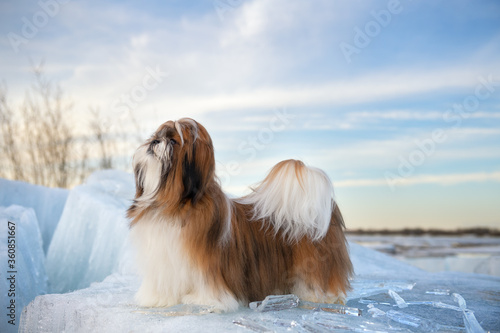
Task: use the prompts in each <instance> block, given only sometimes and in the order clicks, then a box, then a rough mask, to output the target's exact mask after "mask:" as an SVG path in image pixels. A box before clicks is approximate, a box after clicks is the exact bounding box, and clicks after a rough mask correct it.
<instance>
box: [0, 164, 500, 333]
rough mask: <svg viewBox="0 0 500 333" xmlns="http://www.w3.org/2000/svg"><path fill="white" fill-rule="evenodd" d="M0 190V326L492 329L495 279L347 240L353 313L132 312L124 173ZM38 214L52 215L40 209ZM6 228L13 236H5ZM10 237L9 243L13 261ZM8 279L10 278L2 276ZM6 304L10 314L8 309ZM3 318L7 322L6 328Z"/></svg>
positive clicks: (499, 285)
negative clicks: (69, 185)
mask: <svg viewBox="0 0 500 333" xmlns="http://www.w3.org/2000/svg"><path fill="white" fill-rule="evenodd" d="M0 186H1V187H0V199H1V200H0V207H1V206H4V207H3V208H0V220H1V223H2V224H1V226H2V227H1V229H0V242H1V243H0V251H1V252H0V274H1V276H2V279H1V281H2V282H1V283H0V286H1V287H2V309H4V310H3V311H4V312H5V313H4V314H3V315H2V316H1V317H0V318H3V319H2V320H1V321H0V332H15V331H17V330H18V329H19V331H21V332H61V331H66V332H122V331H127V332H136V331H137V332H159V331H176V332H201V331H203V332H212V331H217V332H224V331H228V332H229V331H231V332H233V331H239V332H251V330H249V329H248V328H249V327H253V330H254V331H260V332H265V331H277V332H281V331H283V332H284V331H297V332H327V331H332V330H335V331H336V332H339V331H340V332H341V331H346V332H375V331H376V332H396V331H397V332H430V331H445V332H461V331H466V330H467V331H469V332H481V331H483V329H485V330H488V331H491V332H498V331H500V316H499V315H500V278H498V277H495V276H489V275H481V274H467V273H460V272H440V273H429V272H427V271H424V270H421V269H419V268H416V267H414V266H411V265H409V264H407V263H405V262H402V261H399V260H397V259H395V258H393V257H390V256H388V255H386V254H383V253H380V252H377V251H374V250H372V249H369V248H366V247H363V246H360V245H358V244H356V243H355V242H353V241H352V242H351V243H350V252H351V257H352V260H353V263H354V266H355V272H356V278H355V279H354V281H353V287H354V290H353V291H352V292H351V293H350V294H349V296H348V303H347V306H348V307H352V308H358V309H360V310H361V311H362V315H361V316H359V317H358V316H350V315H346V314H338V313H330V312H328V311H314V310H312V309H304V308H292V309H285V310H281V311H271V312H256V311H254V310H251V309H249V308H241V309H240V310H239V311H237V312H234V313H227V314H218V313H211V312H210V311H209V309H205V308H199V307H192V306H191V307H187V306H177V307H174V308H167V309H147V308H140V307H137V306H136V305H135V302H134V299H133V295H134V293H135V291H136V290H137V288H138V286H139V283H140V281H139V279H138V277H137V276H136V275H135V273H136V270H135V267H134V264H133V257H134V256H133V251H132V250H131V247H130V245H129V243H128V224H127V221H126V219H125V217H124V214H125V210H126V208H127V206H128V205H129V202H130V201H129V200H130V199H131V198H132V196H133V193H134V188H133V187H134V186H133V180H132V177H131V175H128V174H125V173H121V172H116V171H106V172H98V173H95V174H94V175H92V176H91V177H90V178H89V179H88V180H87V182H86V183H85V184H83V185H81V186H78V187H76V188H75V189H73V190H72V191H70V192H69V195H68V193H65V195H63V194H64V193H63V192H59V191H57V190H54V189H45V188H39V187H36V188H35V187H32V185H28V184H23V183H18V182H8V181H1V182H0ZM9 191H15V192H16V193H19V195H18V200H17V201H16V202H15V203H16V204H17V205H20V206H24V207H25V208H23V207H20V206H10V205H11V204H12V203H13V202H12V200H9V198H11V197H12V196H10V195H9ZM23 192H26V193H25V194H23ZM23 198H26V201H25V202H23V200H22V199H23ZM28 198H29V200H28ZM41 202H44V203H45V204H51V205H56V206H57V205H59V206H58V207H60V206H63V207H64V211H61V210H57V209H54V210H47V209H48V208H46V207H45V206H44V205H43V204H40V203H41ZM7 206H10V207H7ZM44 207H45V208H44ZM32 208H33V209H34V210H33V209H32ZM44 209H46V210H44ZM44 211H45V212H47V211H50V212H52V213H44V214H43V215H39V212H44ZM42 216H43V218H42ZM42 219H43V226H44V227H42V222H41V221H40V220H42ZM9 222H11V223H9ZM12 225H15V236H11V235H9V226H12ZM49 225H50V226H57V227H56V228H52V229H51V228H47V227H46V226H49ZM42 230H49V231H50V230H52V234H50V232H49V231H46V232H45V234H44V232H43V231H42ZM9 237H15V241H16V248H15V251H14V252H15V253H14V255H15V259H14V260H15V264H14V266H13V267H10V266H9V264H10V263H9V261H8V260H12V259H10V258H9V255H11V254H12V253H9V248H8V240H9V239H12V238H9ZM47 240H48V241H49V242H50V244H46V242H47ZM44 249H46V251H47V255H46V256H45V255H44ZM11 252H12V251H11ZM8 272H15V273H8ZM10 275H14V278H15V283H14V284H12V283H11V281H10V280H8V279H7V277H9V276H10ZM4 277H5V278H4ZM9 290H14V291H15V293H16V294H15V296H9V294H10V292H9ZM37 295H40V296H37ZM35 296H37V297H36V298H35ZM12 302H14V304H15V309H14V311H12V309H8V306H9V305H10V304H12ZM30 302H31V303H30ZM28 303H29V305H28V306H26V307H25V308H24V310H22V308H23V307H24V306H25V305H27V304H28ZM9 314H10V315H11V316H12V315H13V317H14V321H13V323H14V324H15V325H11V324H9V322H8V321H9V320H11V317H9V316H7V315H9ZM476 319H477V320H476ZM245 327H246V328H245ZM481 327H482V328H481Z"/></svg>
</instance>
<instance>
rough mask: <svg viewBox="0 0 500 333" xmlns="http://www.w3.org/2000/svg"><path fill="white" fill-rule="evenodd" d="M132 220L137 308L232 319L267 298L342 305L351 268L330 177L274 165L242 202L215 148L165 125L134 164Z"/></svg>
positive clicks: (198, 130) (202, 137)
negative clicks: (180, 309)
mask: <svg viewBox="0 0 500 333" xmlns="http://www.w3.org/2000/svg"><path fill="white" fill-rule="evenodd" d="M133 163H134V173H135V178H136V196H135V200H134V203H133V204H132V206H131V207H130V208H129V210H128V216H129V218H130V219H131V228H132V230H131V234H132V238H133V240H134V243H135V246H136V247H137V249H138V263H139V267H140V270H141V274H142V276H143V282H142V285H141V288H140V289H139V291H138V293H137V295H136V299H137V301H138V303H139V304H140V305H141V306H170V305H175V304H178V303H190V304H202V305H210V306H214V307H215V308H216V309H218V310H221V311H232V310H235V309H236V308H237V307H238V306H239V305H241V304H246V303H248V302H249V301H255V300H261V299H263V298H265V297H266V296H267V295H269V294H280V293H291V292H293V293H295V294H297V295H298V296H299V297H301V298H302V299H305V300H310V301H316V302H340V303H342V302H344V300H345V295H346V292H347V291H348V290H349V289H350V284H349V278H350V277H351V275H352V264H351V261H350V259H349V255H348V251H347V246H346V240H345V236H344V233H343V229H344V222H343V219H342V215H341V213H340V210H339V208H338V206H337V205H336V204H335V201H334V198H333V188H332V185H331V181H330V180H329V179H328V176H327V175H326V174H325V173H324V172H323V171H321V170H319V169H316V168H311V167H307V166H305V165H304V164H303V163H302V162H300V161H295V160H287V161H282V162H280V163H278V164H277V165H276V166H275V167H274V168H273V169H272V170H271V172H270V173H269V175H268V176H267V177H266V178H265V179H264V180H263V181H262V183H260V184H259V185H258V186H256V187H255V188H254V189H253V192H252V193H251V194H249V195H248V196H246V197H243V198H239V199H236V200H232V199H229V198H228V197H227V196H226V195H225V194H224V193H223V192H222V190H221V188H220V186H219V184H218V182H217V178H216V176H215V159H214V151H213V145H212V141H211V139H210V136H209V135H208V133H207V131H206V129H205V128H204V127H203V126H202V125H201V124H199V123H197V122H196V121H194V120H192V119H181V120H179V121H177V122H172V121H170V122H167V123H165V124H163V125H162V126H160V128H159V129H158V130H157V131H156V132H155V134H154V135H153V136H152V137H151V138H150V139H149V140H148V141H147V142H146V143H144V144H143V145H142V146H141V147H139V149H138V150H137V152H136V154H135V156H134V162H133Z"/></svg>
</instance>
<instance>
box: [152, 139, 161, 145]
mask: <svg viewBox="0 0 500 333" xmlns="http://www.w3.org/2000/svg"><path fill="white" fill-rule="evenodd" d="M159 143H160V140H153V141H151V144H152V145H157V144H159Z"/></svg>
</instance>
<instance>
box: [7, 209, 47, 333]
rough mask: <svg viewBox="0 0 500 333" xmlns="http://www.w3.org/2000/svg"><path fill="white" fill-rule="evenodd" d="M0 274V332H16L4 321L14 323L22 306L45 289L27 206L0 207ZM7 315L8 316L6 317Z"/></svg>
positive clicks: (35, 232) (40, 252) (35, 228)
mask: <svg viewBox="0 0 500 333" xmlns="http://www.w3.org/2000/svg"><path fill="white" fill-rule="evenodd" d="M9 237H10V238H9ZM9 245H11V246H10V251H9ZM9 260H11V261H9ZM0 276H1V277H2V278H1V282H0V287H1V292H2V293H1V294H2V297H1V303H0V305H1V309H2V320H1V321H0V331H1V332H16V331H17V329H16V326H13V325H11V324H9V323H8V320H14V323H15V324H16V325H17V324H18V323H19V316H20V315H21V310H22V309H23V307H25V306H26V305H28V304H29V302H31V301H32V300H33V299H34V298H35V297H36V296H38V295H41V294H44V293H45V292H46V291H47V275H46V274H45V267H44V253H43V249H42V237H41V234H40V228H39V226H38V221H37V218H36V215H35V212H34V210H33V209H31V208H24V207H21V206H15V205H12V206H9V207H0ZM11 300H13V301H14V304H13V306H12V305H11ZM8 307H10V309H9V308H8ZM11 309H12V310H13V311H11ZM11 314H12V315H13V316H12V317H10V316H7V315H11Z"/></svg>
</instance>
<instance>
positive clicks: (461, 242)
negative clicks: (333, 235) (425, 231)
mask: <svg viewBox="0 0 500 333" xmlns="http://www.w3.org/2000/svg"><path fill="white" fill-rule="evenodd" d="M348 239H349V240H350V241H351V242H355V243H357V244H360V245H363V246H365V247H368V248H371V249H374V250H377V251H380V252H383V253H386V254H389V255H391V256H393V257H395V258H397V259H399V260H401V261H404V262H407V263H409V264H411V265H413V266H416V267H418V268H421V269H423V270H425V271H428V272H447V271H454V272H463V273H476V274H487V275H493V276H500V238H499V237H487V236H486V237H480V236H474V235H464V236H427V235H423V236H402V235H401V236H396V235H349V236H348Z"/></svg>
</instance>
